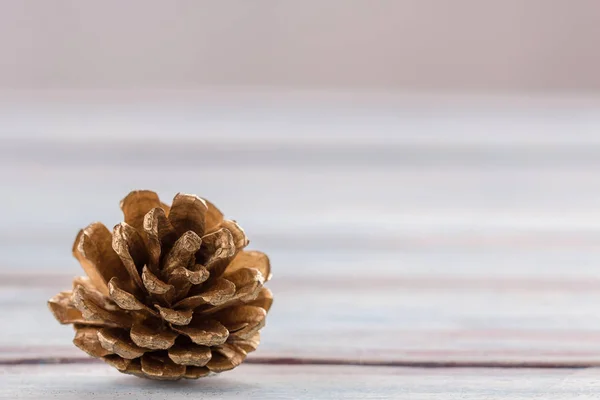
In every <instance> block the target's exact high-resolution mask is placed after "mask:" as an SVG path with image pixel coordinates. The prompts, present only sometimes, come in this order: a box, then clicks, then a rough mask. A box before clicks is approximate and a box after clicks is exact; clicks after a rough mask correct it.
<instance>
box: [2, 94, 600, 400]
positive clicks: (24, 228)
mask: <svg viewBox="0 0 600 400" xmlns="http://www.w3.org/2000/svg"><path fill="white" fill-rule="evenodd" d="M262 101H263V103H260V104H261V105H260V106H258V107H256V108H254V109H252V108H248V107H250V106H249V105H248V104H249V103H248V101H247V100H243V99H242V100H240V103H239V105H238V106H236V107H237V108H236V107H233V108H232V107H231V106H227V107H226V106H225V105H224V104H229V103H219V102H218V101H217V103H216V104H217V105H216V106H215V105H212V106H210V107H209V106H207V104H208V103H204V102H199V103H198V102H197V103H191V104H192V105H189V104H188V105H186V106H183V105H181V104H179V105H177V104H175V105H173V104H171V105H170V106H169V107H159V106H157V105H153V104H144V105H143V106H140V107H141V108H140V109H136V108H135V107H132V106H131V105H129V106H125V107H124V109H122V110H120V111H119V109H117V108H115V107H114V105H111V106H107V105H106V104H104V103H92V104H87V103H82V104H81V105H74V104H68V102H67V103H64V104H63V103H57V104H54V105H52V106H49V105H48V103H44V104H42V105H34V106H32V108H31V109H29V110H27V109H25V108H23V107H22V105H20V103H19V102H15V103H10V104H2V107H0V122H1V124H0V144H1V146H0V165H1V166H2V168H0V184H1V189H0V190H1V193H2V196H0V209H2V210H5V212H3V214H2V216H1V219H0V222H1V223H0V254H1V255H2V260H1V264H0V307H1V309H2V310H3V323H2V333H1V334H0V364H3V366H2V367H1V368H2V373H1V375H0V382H2V383H3V385H0V387H3V388H5V389H2V390H4V392H0V393H1V394H2V395H3V396H4V397H6V398H14V397H15V396H16V395H17V394H18V395H19V396H20V397H23V398H27V397H29V398H35V397H36V395H39V394H40V391H41V390H43V388H48V393H49V394H51V395H56V396H57V397H59V396H60V397H61V398H78V397H77V396H80V395H81V391H82V390H88V389H89V388H94V389H93V391H94V393H95V394H96V395H97V396H100V397H101V396H105V397H106V398H114V397H111V393H112V394H113V395H115V396H125V394H126V393H127V391H131V390H139V391H141V393H146V392H147V393H148V395H149V396H150V394H152V395H155V398H161V396H162V397H164V396H165V391H168V392H169V393H171V394H173V395H174V396H175V395H176V396H180V397H182V398H185V396H188V395H190V394H189V392H187V390H190V391H193V392H194V394H195V395H197V394H198V393H200V395H201V394H202V391H201V389H199V388H206V390H207V392H206V393H209V394H211V395H214V396H213V397H211V398H219V396H220V398H231V397H236V396H238V395H240V394H241V395H244V394H246V395H248V396H249V397H252V396H257V397H260V396H262V397H264V398H269V396H270V397H272V398H315V397H322V398H323V397H326V398H357V397H360V398H365V397H366V398H368V397H367V394H368V395H370V396H371V397H372V398H394V397H396V398H398V397H400V398H402V396H403V394H406V396H408V395H409V394H410V396H409V398H415V399H419V398H423V399H426V398H436V396H437V397H439V396H440V394H441V393H445V394H447V395H448V396H446V397H445V398H490V399H493V398H499V399H500V398H535V396H539V398H544V399H546V398H550V399H551V398H573V396H575V395H580V396H582V397H577V398H588V397H585V396H589V398H597V397H598V396H600V394H598V393H600V392H598V387H597V385H596V384H595V381H597V380H598V379H597V377H598V376H597V370H596V369H582V370H575V369H573V368H574V367H586V366H587V367H591V366H598V365H600V308H599V307H598V304H600V301H599V300H600V298H599V297H600V268H599V267H598V265H600V250H599V249H600V247H599V244H600V223H599V221H600V218H599V217H600V206H599V205H600V179H598V172H599V168H600V162H599V161H598V160H600V146H599V144H600V141H599V140H598V139H597V135H596V132H598V130H599V129H600V113H599V110H600V108H599V107H596V106H595V105H593V104H592V105H590V104H589V103H585V104H583V105H582V104H581V103H574V104H570V105H565V104H561V105H558V106H557V105H555V104H552V103H550V104H547V103H544V104H541V105H536V104H533V105H531V104H529V105H528V106H527V107H529V108H527V109H526V112H524V111H522V108H520V107H524V106H523V105H518V106H515V105H511V106H506V105H504V106H500V108H498V107H499V106H497V105H496V106H495V107H496V108H493V107H492V106H489V105H488V106H486V107H488V108H487V109H484V110H483V111H482V109H480V110H479V111H478V112H479V114H476V116H473V115H472V110H473V106H472V105H471V106H468V107H467V106H465V105H460V104H459V106H456V108H453V109H451V110H450V111H448V110H447V109H445V108H444V107H439V108H433V109H432V108H427V107H425V108H417V109H414V108H410V107H406V106H403V105H402V104H396V103H393V102H392V103H386V104H385V106H381V107H375V106H371V108H369V107H367V106H364V107H361V108H358V109H357V110H358V111H356V113H354V114H352V113H351V111H352V110H353V107H352V106H351V104H350V103H344V104H343V105H342V106H339V107H338V108H331V105H330V104H329V105H327V104H325V105H324V104H318V105H317V106H316V105H310V104H309V103H306V104H309V105H306V104H304V105H303V106H302V107H300V108H299V106H298V105H297V104H295V105H294V107H295V108H285V106H281V105H280V106H278V107H280V108H277V107H275V106H274V105H273V104H272V102H271V103H269V101H265V100H264V99H263V100H262ZM219 104H221V105H219ZM349 104H350V105H349ZM269 107H271V108H269ZM281 107H284V108H281ZM320 107H322V108H320ZM328 107H329V108H328ZM74 109H76V110H78V113H73V110H74ZM159 110H160V112H158V111H159ZM232 110H233V111H232ZM469 110H471V111H470V112H469ZM28 115H30V116H31V118H26V116H28ZM149 121H150V122H149ZM169 126H171V127H173V126H174V127H175V128H174V129H173V131H172V132H170V131H168V129H167V128H168V127H169ZM113 128H114V129H113ZM144 129H145V130H144ZM86 130H87V132H89V134H87V135H86V136H85V137H83V136H79V137H72V136H71V134H73V133H74V132H78V131H86ZM245 131H248V132H251V133H252V137H250V136H246V135H245V134H244V132H245ZM164 132H168V133H167V134H164ZM322 132H331V133H330V134H328V135H324V136H323V135H321V136H320V135H319V133H322ZM371 132H374V133H373V134H371ZM414 132H417V133H414ZM477 132H487V134H482V135H478V134H477ZM572 132H575V133H577V135H571V133H572ZM134 188H151V189H155V190H157V191H158V192H159V194H161V196H162V197H163V198H164V199H165V200H167V201H168V200H169V198H170V197H172V196H173V195H174V194H175V193H176V192H178V191H184V192H192V193H197V194H199V195H202V196H205V197H207V198H209V199H211V200H213V201H214V202H215V203H217V204H218V205H219V207H221V208H222V209H223V210H224V211H225V212H226V214H228V216H230V217H233V218H235V219H237V220H238V221H239V222H240V223H241V224H242V226H243V227H244V228H245V229H246V232H247V233H248V235H249V237H250V239H251V245H250V246H251V247H253V248H256V249H261V250H264V251H265V252H267V253H268V254H269V255H270V256H271V259H272V264H273V272H274V278H273V280H272V281H271V282H270V287H271V288H272V289H273V291H274V292H275V304H274V306H273V309H272V310H271V313H270V314H269V318H268V322H267V327H266V328H265V330H264V336H263V341H262V344H261V347H260V348H259V350H258V351H257V352H256V353H255V354H253V355H252V357H251V358H250V359H249V362H250V365H247V366H243V368H241V369H240V371H239V372H238V371H234V372H233V373H232V374H227V375H223V376H220V377H216V378H214V379H210V380H208V381H207V382H205V383H198V384H197V385H198V386H190V385H188V384H186V385H185V386H184V387H181V388H179V387H177V388H174V387H171V386H154V384H149V383H140V382H139V381H137V380H136V379H135V378H129V377H121V376H119V375H115V374H114V373H113V372H112V371H109V370H107V369H105V368H104V366H102V365H99V364H98V365H96V364H90V363H89V359H87V358H86V357H85V356H84V355H83V354H82V353H81V352H79V351H78V350H77V349H75V348H74V347H73V346H72V345H71V343H70V342H71V339H72V331H71V329H70V328H69V327H63V326H59V325H58V324H57V323H56V322H55V321H54V320H53V319H52V317H51V315H50V314H49V312H48V311H47V309H46V305H45V301H46V299H47V298H49V297H50V296H52V295H53V294H55V293H56V292H58V291H60V290H62V289H64V288H66V287H68V286H69V285H70V279H71V278H72V277H73V276H75V275H78V274H81V270H80V269H79V267H78V265H77V263H76V262H75V260H73V259H72V258H71V256H70V248H71V244H72V240H73V239H74V235H75V233H76V232H77V231H78V229H80V228H81V227H83V226H85V225H86V224H88V223H89V222H92V221H95V220H101V221H102V222H104V223H105V224H106V225H108V226H112V225H114V224H116V223H117V222H119V221H120V212H119V209H118V202H119V200H120V199H121V198H122V197H123V196H124V195H125V194H126V193H127V192H128V191H129V190H131V189H134ZM56 362H58V363H60V362H68V363H71V364H64V365H62V364H52V365H37V364H39V363H56ZM296 363H306V364H308V365H304V366H298V365H296ZM323 363H325V364H330V365H318V364H323ZM272 364H277V365H276V366H274V365H272ZM345 364H348V365H345ZM369 365H371V366H369ZM373 365H388V366H389V367H388V368H381V367H375V366H373ZM407 365H408V366H413V367H419V368H408V369H405V368H401V366H407ZM456 365H461V366H469V365H470V366H479V367H486V368H477V369H455V368H450V369H430V368H421V367H424V366H428V367H432V366H437V367H440V366H456ZM493 366H497V367H498V366H500V367H515V366H517V367H519V366H520V367H527V366H529V367H538V368H536V369H519V370H509V369H501V370H490V369H489V367H493ZM540 367H544V368H549V367H555V368H556V367H562V368H563V369H541V368H540ZM26 371H30V372H31V373H30V374H29V375H26ZM263 375H265V376H268V378H269V379H267V380H262V379H264V376H263ZM71 376H73V377H76V378H77V379H75V378H73V379H71V378H70V377H71ZM261 376H263V377H262V378H261ZM358 376H360V377H361V380H359V379H358V378H355V379H354V378H353V377H358ZM64 377H69V378H68V380H65V379H63V378H64ZM326 377H333V378H332V379H329V378H327V379H325V378H326ZM103 382H105V386H103ZM107 382H108V383H107ZM257 382H258V383H257ZM117 383H118V385H117ZM121 384H122V385H123V386H122V387H121ZM140 385H141V386H140ZM143 385H146V386H143ZM194 385H196V384H194ZM86 387H87V388H88V389H86ZM167 387H168V388H169V389H166V388H167ZM111 388H112V390H113V391H112V392H111ZM89 390H91V389H89ZM317 394H320V396H317ZM327 394H329V396H328V395H327ZM594 394H595V395H596V396H595V397H594V396H593V395H594ZM65 396H67V397H65ZM68 396H71V397H68ZM215 396H216V397H215ZM461 396H462V397H461ZM553 396H554V397H553ZM561 396H562V397H561ZM38 397H39V396H38ZM238 397H239V396H238ZM150 398H152V397H151V396H150ZM175 398H177V397H175Z"/></svg>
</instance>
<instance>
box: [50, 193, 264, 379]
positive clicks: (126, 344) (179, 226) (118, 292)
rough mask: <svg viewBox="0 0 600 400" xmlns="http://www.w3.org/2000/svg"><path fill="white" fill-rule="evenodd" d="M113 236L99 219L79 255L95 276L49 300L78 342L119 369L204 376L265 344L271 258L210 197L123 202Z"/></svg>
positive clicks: (139, 196)
mask: <svg viewBox="0 0 600 400" xmlns="http://www.w3.org/2000/svg"><path fill="white" fill-rule="evenodd" d="M121 209H122V210H123V214H124V216H125V222H122V223H120V224H118V225H117V226H115V228H114V230H113V233H112V234H111V233H110V231H109V230H108V229H107V228H106V227H105V226H104V225H102V224H101V223H99V222H95V223H93V224H91V225H89V226H88V227H87V228H85V229H83V230H82V231H80V232H79V234H78V235H77V238H76V239H75V244H74V245H73V255H74V256H75V258H77V260H79V262H80V263H81V266H82V267H83V269H84V271H85V272H86V274H87V277H78V278H75V279H74V281H73V290H72V291H65V292H61V293H59V294H58V295H56V296H54V297H53V298H51V299H50V300H49V301H48V305H49V307H50V310H51V311H52V313H53V314H54V317H55V318H56V319H57V320H58V321H59V322H60V323H62V324H73V326H74V327H75V331H76V333H75V338H74V339H73V343H74V344H75V345H76V346H77V347H79V348H80V349H81V350H83V351H85V352H86V353H88V354H90V355H91V356H93V357H99V358H102V359H103V360H104V361H105V362H107V363H108V364H110V365H112V366H114V367H115V368H117V369H118V370H119V371H121V372H124V373H127V374H132V375H136V376H140V377H146V378H151V379H169V380H176V379H180V378H199V377H202V376H206V375H208V374H210V373H211V372H222V371H227V370H230V369H233V368H235V367H237V366H238V365H239V364H240V363H241V362H242V361H244V359H245V358H246V355H247V354H248V353H250V352H252V351H254V350H256V347H257V346H258V343H259V341H260V333H259V330H260V329H261V328H262V327H263V326H264V325H265V317H266V315H267V311H269V308H270V307H271V303H272V302H273V295H272V293H271V292H270V291H269V289H267V288H266V287H263V283H265V282H266V281H267V280H269V278H270V275H271V273H270V264H269V259H268V257H267V256H266V255H265V254H263V253H261V252H258V251H244V250H242V249H243V248H244V247H245V246H246V245H247V244H248V239H247V238H246V235H245V234H244V231H243V230H242V229H241V228H240V227H239V225H238V224H237V223H236V222H235V221H231V220H226V219H224V218H223V214H222V213H221V212H220V211H219V210H218V209H217V208H216V207H215V206H214V205H213V204H211V203H210V202H208V201H206V200H204V199H201V198H199V197H197V196H194V195H188V194H177V195H176V196H175V198H174V199H173V204H172V206H171V207H169V206H167V205H165V204H163V203H161V202H160V200H159V198H158V195H157V194H156V193H154V192H151V191H134V192H131V193H130V194H129V195H127V197H125V199H123V200H122V201H121Z"/></svg>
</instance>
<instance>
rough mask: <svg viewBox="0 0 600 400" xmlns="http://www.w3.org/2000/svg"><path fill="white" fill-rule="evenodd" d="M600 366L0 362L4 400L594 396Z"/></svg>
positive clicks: (583, 399) (552, 399)
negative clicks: (208, 369)
mask: <svg viewBox="0 0 600 400" xmlns="http://www.w3.org/2000/svg"><path fill="white" fill-rule="evenodd" d="M599 392H600V370H599V369H595V368H594V369H584V370H564V369H563V370H560V369H559V370H556V369H555V370H544V369H521V370H510V369H484V370H482V369H462V368H460V369H457V368H452V369H443V368H442V369H413V368H384V367H353V366H337V367H326V366H314V365H309V366H294V365H290V366H286V367H285V368H282V367H281V366H279V365H276V366H274V365H242V366H240V367H238V368H237V369H236V370H234V371H231V372H230V373H229V374H227V375H222V376H216V377H209V378H206V379H203V380H200V381H193V382H191V381H185V382H177V383H173V382H171V383H168V382H152V381H147V380H142V379H139V378H135V377H130V376H124V375H122V374H120V373H118V372H116V371H114V370H112V369H111V368H109V367H107V366H105V365H101V364H95V365H77V366H74V365H60V366H57V365H52V366H48V365H33V366H32V365H27V366H19V367H8V368H7V367H0V398H2V399H40V398H44V399H54V398H56V399H64V400H71V399H73V400H79V399H82V398H94V399H121V398H122V399H173V400H177V399H189V398H194V399H254V398H256V399H294V400H295V399H311V400H312V399H414V400H430V399H440V398H443V399H472V400H480V399H486V400H504V399H510V400H515V399H521V400H525V399H527V400H530V399H540V400H542V399H543V400H565V399H578V400H595V399H597V398H598V393H599Z"/></svg>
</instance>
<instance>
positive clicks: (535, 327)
mask: <svg viewBox="0 0 600 400" xmlns="http://www.w3.org/2000/svg"><path fill="white" fill-rule="evenodd" d="M372 270H373V269H371V271H372ZM68 278H69V276H66V275H65V276H61V275H58V276H52V275H50V276H48V277H47V278H43V279H41V280H33V282H35V281H37V282H38V286H37V287H32V286H30V285H29V284H28V283H31V281H29V280H28V279H27V278H24V277H22V276H12V277H7V278H4V280H3V281H4V282H5V284H6V283H10V285H7V286H4V285H2V286H0V306H2V307H3V309H4V310H5V311H4V312H5V316H6V318H8V320H10V321H12V322H13V323H11V324H9V325H8V326H6V327H5V328H4V330H3V336H2V337H1V339H0V346H2V349H3V351H2V352H0V358H1V359H4V360H10V359H19V358H36V357H39V356H44V357H64V356H68V357H81V356H83V354H82V353H81V352H79V351H78V350H77V349H76V348H74V347H73V346H72V345H71V343H70V341H71V339H72V335H73V333H72V330H71V329H70V328H69V327H65V326H59V325H58V324H56V323H55V321H54V320H53V318H52V316H51V315H50V313H49V312H48V310H47V309H46V305H45V300H46V299H47V298H48V297H49V296H51V295H52V294H54V292H56V290H57V288H56V286H57V285H60V282H62V281H67V282H68V281H69V280H68ZM38 279H39V278H38ZM42 281H43V282H42ZM19 282H20V283H19ZM271 282H272V285H270V287H271V288H272V290H273V291H274V293H275V299H276V301H275V303H274V305H273V308H272V310H271V312H270V314H269V317H268V319H267V327H266V328H265V329H264V331H263V339H262V345H261V347H260V348H259V350H258V352H257V353H256V355H257V356H258V357H268V358H281V357H299V358H314V359H321V360H323V359H341V360H346V361H352V362H407V361H412V362H464V363H469V362H489V363H512V364H519V363H522V362H533V363H546V364H548V365H552V364H557V363H558V364H560V363H570V364H572V363H575V364H577V363H580V364H582V365H595V364H600V352H599V351H598V348H599V347H600V329H598V311H597V304H598V303H599V301H600V291H598V290H597V287H593V286H592V287H586V285H589V282H586V281H577V282H562V281H553V282H544V281H536V280H531V279H530V280H529V281H528V280H518V279H485V278H479V279H460V278H456V277H454V278H447V277H439V278H437V279H436V278H433V277H429V278H427V277H421V278H415V277H410V276H406V275H396V276H393V275H391V274H387V275H384V274H382V276H381V277H376V278H371V279H365V280H364V281H362V280H361V279H360V278H345V277H342V278H340V279H337V278H321V280H320V282H314V281H313V279H309V278H306V277H305V278H299V277H295V276H291V277H285V276H283V277H279V278H276V279H273V280H272V281H271Z"/></svg>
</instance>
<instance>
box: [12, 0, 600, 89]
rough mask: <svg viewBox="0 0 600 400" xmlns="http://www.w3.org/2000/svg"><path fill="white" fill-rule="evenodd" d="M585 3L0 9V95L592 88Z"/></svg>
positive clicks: (330, 0)
mask: <svg viewBox="0 0 600 400" xmlns="http://www.w3.org/2000/svg"><path fill="white" fill-rule="evenodd" d="M599 39H600V1H598V0H494V1H490V0H319V1H317V0H310V1H309V0H304V1H290V0H271V1H269V0H252V1H249V0H220V1H208V0H206V1H204V0H177V1H173V0H171V1H167V0H162V1H160V0H128V1H123V0H103V1H82V0H53V1H42V0H38V1H36V0H0V89H8V88H12V89H14V88H91V87H93V88H190V87H197V86H205V85H222V84H225V85H252V86H263V85H268V86H273V85H275V86H290V87H302V88H306V87H310V88H328V87H338V88H387V89H425V90H440V89H441V90H444V89H451V90H475V91H512V90H534V91H537V90H565V91H576V90H584V91H596V90H600V40H599Z"/></svg>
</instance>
